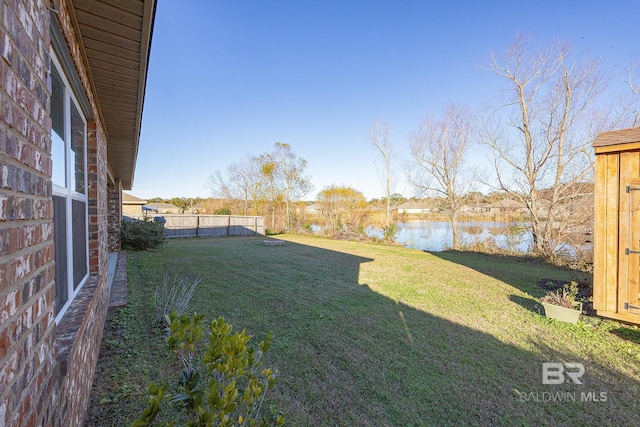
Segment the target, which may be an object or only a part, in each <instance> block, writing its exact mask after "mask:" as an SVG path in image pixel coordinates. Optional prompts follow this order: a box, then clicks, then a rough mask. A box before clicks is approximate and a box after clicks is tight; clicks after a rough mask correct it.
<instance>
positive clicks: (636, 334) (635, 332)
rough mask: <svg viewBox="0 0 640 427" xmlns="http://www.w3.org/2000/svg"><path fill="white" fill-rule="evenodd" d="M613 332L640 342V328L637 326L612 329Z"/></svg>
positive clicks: (628, 339)
mask: <svg viewBox="0 0 640 427" xmlns="http://www.w3.org/2000/svg"><path fill="white" fill-rule="evenodd" d="M611 333H612V334H615V335H617V336H619V337H620V338H622V339H625V340H627V341H630V342H632V343H635V344H640V329H638V327H636V326H631V327H626V326H622V327H620V328H615V329H612V330H611Z"/></svg>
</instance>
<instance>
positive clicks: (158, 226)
mask: <svg viewBox="0 0 640 427" xmlns="http://www.w3.org/2000/svg"><path fill="white" fill-rule="evenodd" d="M120 234H121V238H122V247H123V248H124V249H127V250H132V251H146V250H148V249H156V248H159V247H160V246H162V245H164V244H165V243H166V241H167V238H166V237H165V235H164V225H163V224H162V223H161V222H159V221H154V220H153V219H151V218H150V217H144V218H142V219H140V220H132V221H122V229H121V232H120Z"/></svg>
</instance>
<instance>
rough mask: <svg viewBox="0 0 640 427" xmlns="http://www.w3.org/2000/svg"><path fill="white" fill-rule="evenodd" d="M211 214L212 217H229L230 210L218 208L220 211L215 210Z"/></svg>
mask: <svg viewBox="0 0 640 427" xmlns="http://www.w3.org/2000/svg"><path fill="white" fill-rule="evenodd" d="M213 214H214V215H231V209H229V208H220V209H217V210H216V211H215V212H214V213H213Z"/></svg>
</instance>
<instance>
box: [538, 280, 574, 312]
mask: <svg viewBox="0 0 640 427" xmlns="http://www.w3.org/2000/svg"><path fill="white" fill-rule="evenodd" d="M577 296H578V284H577V283H576V282H570V283H568V284H566V285H564V287H563V288H562V289H558V290H557V291H555V292H552V291H549V292H547V295H545V296H544V297H543V298H542V302H544V303H547V304H553V305H559V306H561V307H566V308H575V305H576V297H577Z"/></svg>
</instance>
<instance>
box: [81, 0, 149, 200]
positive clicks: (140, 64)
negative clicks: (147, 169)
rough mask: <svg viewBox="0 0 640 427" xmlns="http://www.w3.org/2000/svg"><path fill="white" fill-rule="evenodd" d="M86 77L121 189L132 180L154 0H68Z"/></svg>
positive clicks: (110, 162) (130, 184) (108, 155)
mask: <svg viewBox="0 0 640 427" xmlns="http://www.w3.org/2000/svg"><path fill="white" fill-rule="evenodd" d="M71 3H72V4H73V11H74V15H75V20H72V22H73V24H74V27H75V28H74V29H75V31H76V32H77V33H79V34H80V37H81V39H82V43H81V44H80V46H81V49H82V52H81V54H82V56H84V57H85V58H86V63H87V64H88V65H89V70H88V71H89V76H90V77H89V82H91V85H92V86H93V90H94V91H95V93H96V94H97V100H96V102H97V103H98V110H99V112H98V114H99V115H100V116H101V118H102V121H103V123H104V125H105V128H106V132H107V140H108V141H109V142H108V147H107V157H108V162H109V167H110V170H111V172H112V175H113V177H114V178H115V179H119V180H120V181H121V182H122V187H123V188H124V189H125V190H130V189H131V186H132V185H133V176H134V172H135V167H136V159H137V157H138V145H139V139H140V124H141V122H142V109H143V104H144V93H145V89H146V84H147V69H148V64H149V52H150V49H151V35H152V32H153V22H154V18H155V13H156V0H136V1H131V0H129V1H120V2H118V6H117V7H113V5H112V4H111V3H112V2H107V1H101V0H73V1H72V2H71Z"/></svg>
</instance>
